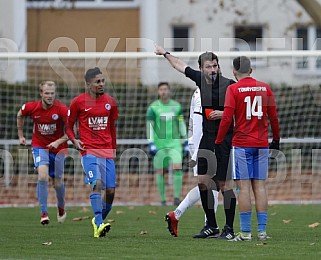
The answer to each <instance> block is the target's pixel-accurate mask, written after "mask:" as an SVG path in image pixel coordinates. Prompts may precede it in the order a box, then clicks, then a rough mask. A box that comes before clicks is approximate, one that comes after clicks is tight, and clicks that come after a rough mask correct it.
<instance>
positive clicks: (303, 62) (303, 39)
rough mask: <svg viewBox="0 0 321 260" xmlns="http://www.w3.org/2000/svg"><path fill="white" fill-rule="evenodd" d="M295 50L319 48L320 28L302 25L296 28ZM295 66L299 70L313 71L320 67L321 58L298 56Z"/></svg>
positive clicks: (320, 48) (320, 39)
mask: <svg viewBox="0 0 321 260" xmlns="http://www.w3.org/2000/svg"><path fill="white" fill-rule="evenodd" d="M296 37H297V50H305V51H306V50H321V28H319V27H315V26H308V27H306V26H302V27H297V29H296ZM296 67H297V69H299V70H309V71H313V70H316V69H320V68H321V58H319V57H317V58H315V57H310V58H308V57H302V58H298V59H297V62H296Z"/></svg>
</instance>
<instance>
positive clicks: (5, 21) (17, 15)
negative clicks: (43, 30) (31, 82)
mask: <svg viewBox="0 0 321 260" xmlns="http://www.w3.org/2000/svg"><path fill="white" fill-rule="evenodd" d="M0 17H1V22H0V52H10V51H14V52H17V51H19V52H25V51H26V42H27V39H26V22H27V21H26V19H27V18H26V2H25V0H10V1H8V0H0ZM0 80H5V81H8V82H10V83H14V82H20V81H25V80H26V62H25V61H16V60H15V61H8V60H0Z"/></svg>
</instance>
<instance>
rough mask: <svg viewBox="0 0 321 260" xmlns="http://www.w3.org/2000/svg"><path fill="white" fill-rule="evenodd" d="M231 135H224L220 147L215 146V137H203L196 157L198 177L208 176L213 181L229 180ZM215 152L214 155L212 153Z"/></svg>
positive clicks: (230, 176) (230, 177) (230, 175)
mask: <svg viewBox="0 0 321 260" xmlns="http://www.w3.org/2000/svg"><path fill="white" fill-rule="evenodd" d="M232 136H233V133H231V132H229V133H227V134H226V136H225V138H224V141H223V143H222V144H221V145H219V146H215V143H214V142H215V139H216V136H203V137H202V139H201V142H200V146H199V151H198V155H197V172H198V175H205V174H208V175H210V176H212V178H213V179H214V180H220V181H221V180H222V181H224V180H231V179H232V174H231V167H230V163H229V161H230V151H231V145H232ZM214 151H215V153H214Z"/></svg>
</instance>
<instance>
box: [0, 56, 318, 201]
mask: <svg viewBox="0 0 321 260" xmlns="http://www.w3.org/2000/svg"><path fill="white" fill-rule="evenodd" d="M199 54H200V53H184V52H183V53H174V55H175V56H178V57H180V58H181V59H183V60H184V61H186V62H187V63H188V64H189V65H190V66H191V67H193V68H195V69H197V68H198V64H197V58H198V55H199ZM217 55H218V57H219V58H220V67H221V70H222V73H223V75H225V76H227V77H230V78H233V76H232V65H231V64H232V59H233V58H234V57H235V56H238V55H247V56H250V57H251V58H252V62H253V70H254V71H253V76H254V77H256V78H257V79H259V80H262V81H266V82H268V83H270V85H271V87H272V89H273V91H274V93H275V97H276V101H277V106H278V113H279V119H280V126H281V136H282V139H281V152H280V153H279V154H278V156H277V157H276V158H273V157H272V158H271V160H270V170H269V178H268V181H267V185H268V193H269V200H270V201H273V202H278V203H281V202H284V203H294V202H296V203H300V202H304V203H312V202H320V201H321V190H320V189H319V187H320V180H321V178H320V176H321V152H320V151H321V150H320V148H321V142H320V140H321V124H320V122H321V89H320V76H321V63H320V59H319V56H320V53H319V52H317V51H315V52H304V51H296V52H281V51H279V52H255V53H253V52H247V53H243V52H217ZM95 66H98V67H100V68H101V70H102V71H103V73H104V75H105V77H106V80H107V83H106V91H107V92H108V93H109V94H111V95H113V96H114V97H115V99H116V101H117V103H118V107H119V120H118V121H117V139H118V140H117V143H118V150H117V157H116V167H117V189H116V198H115V203H117V204H159V203H160V198H159V195H158V191H157V189H156V185H155V176H154V174H153V168H152V158H150V156H149V155H148V151H147V147H148V142H147V140H146V129H145V125H146V110H147V107H148V105H149V104H150V103H151V102H152V101H154V100H156V99H157V83H158V82H159V81H168V82H169V83H170V84H171V95H172V98H173V99H175V100H177V101H178V102H180V103H181V104H182V107H183V113H184V115H185V120H186V123H188V115H189V111H188V110H189V104H190V99H191V96H192V93H193V91H194V89H195V85H194V84H193V82H191V81H190V80H188V79H187V78H186V77H185V76H184V75H183V74H180V73H178V72H177V71H175V70H174V69H173V68H172V67H171V66H170V65H169V63H168V62H167V61H166V60H165V59H164V58H163V57H162V56H156V55H155V54H153V53H0V91H1V95H0V96H1V110H0V128H1V129H0V206H1V205H24V206H26V205H37V198H36V183H37V174H36V173H35V171H34V168H33V159H32V155H31V150H30V140H31V134H32V122H31V120H30V119H27V120H26V122H25V127H24V129H25V130H24V133H25V136H26V138H27V140H28V144H29V146H27V147H22V146H20V145H19V142H18V139H17V127H16V114H17V112H18V110H19V108H20V107H21V105H22V104H24V103H25V102H27V101H34V100H39V91H38V85H39V83H40V82H41V81H43V80H53V81H55V82H56V85H57V86H58V88H57V94H58V96H57V98H58V99H60V100H61V101H63V102H65V103H66V104H67V105H69V104H70V101H71V100H72V99H73V98H74V97H75V96H77V95H79V94H80V93H83V92H84V91H86V87H85V84H84V80H83V75H84V73H85V71H86V70H87V69H88V68H92V67H95ZM69 147H70V151H69V155H68V158H67V159H66V165H65V175H64V180H65V184H66V203H67V205H68V204H69V205H81V204H88V203H89V200H88V194H89V188H87V187H86V186H85V184H84V182H83V179H84V174H83V170H82V167H81V165H80V156H79V153H78V151H76V150H74V149H73V146H72V145H69ZM184 160H185V161H184V162H185V163H184V164H183V171H184V178H183V181H184V184H183V191H182V198H183V196H185V194H186V193H187V192H188V191H189V189H191V188H192V187H194V186H195V185H196V184H197V178H196V177H194V176H193V173H192V171H191V169H189V168H188V167H187V166H186V162H187V160H188V158H185V159H184ZM170 173H171V170H169V174H168V178H167V180H166V182H167V185H166V194H167V198H168V201H169V202H172V201H173V187H172V180H171V178H172V176H171V174H170ZM50 189H51V190H50V191H52V192H50V195H49V203H51V204H54V203H55V195H54V192H53V190H52V188H50Z"/></svg>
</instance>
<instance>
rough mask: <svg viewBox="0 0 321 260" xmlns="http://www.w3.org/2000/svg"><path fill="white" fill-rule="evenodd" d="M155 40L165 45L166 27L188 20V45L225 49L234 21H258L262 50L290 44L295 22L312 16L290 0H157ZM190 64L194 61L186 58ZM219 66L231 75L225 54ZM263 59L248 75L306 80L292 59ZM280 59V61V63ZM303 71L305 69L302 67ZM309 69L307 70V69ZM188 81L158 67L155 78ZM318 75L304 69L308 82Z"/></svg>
mask: <svg viewBox="0 0 321 260" xmlns="http://www.w3.org/2000/svg"><path fill="white" fill-rule="evenodd" d="M159 17H161V18H160V19H159V27H158V30H159V34H160V38H159V43H160V44H161V45H165V47H166V48H167V49H171V47H173V46H172V44H173V40H172V39H170V38H171V37H173V35H172V27H173V26H174V25H175V26H177V25H187V26H190V28H191V30H190V37H192V38H193V39H192V40H191V41H190V43H191V44H190V46H189V47H190V48H189V51H214V52H217V51H230V50H231V49H233V48H234V47H235V44H234V42H235V40H234V37H235V35H234V27H235V26H238V25H261V26H262V27H263V35H262V36H263V39H262V50H266V51H268V50H292V49H293V50H295V49H296V39H295V37H296V27H297V25H306V26H307V25H313V21H312V19H311V18H310V17H309V16H308V14H307V13H306V12H305V10H304V9H303V8H302V7H301V6H300V5H299V4H298V3H297V2H296V1H283V0H275V1H257V0H244V1H236V0H220V1H218V0H206V1H204V0H203V1H201V0H193V1H191V0H161V1H160V2H159ZM188 62H189V64H191V65H192V66H193V67H195V68H198V65H197V63H196V62H195V61H194V60H192V61H188ZM220 63H221V67H222V71H223V72H224V74H225V75H227V76H229V77H232V67H231V59H227V60H225V59H221V62H220ZM277 63H278V62H277V60H276V59H264V60H263V62H262V63H261V65H260V64H258V66H257V67H255V70H254V74H253V75H254V76H257V77H259V78H260V79H262V80H266V81H269V82H275V83H280V82H288V83H290V84H303V83H306V78H305V77H302V73H298V72H297V70H296V68H295V65H293V64H294V63H295V61H294V59H292V58H290V59H284V60H282V61H280V62H279V64H277ZM284 64H286V66H284ZM303 74H305V73H303ZM312 74H313V73H312ZM164 77H167V78H168V80H170V81H179V82H181V83H183V84H190V83H189V82H188V80H187V79H185V78H184V77H180V76H178V75H177V73H175V72H170V73H166V74H165V73H164V74H163V75H160V78H164ZM319 77H320V75H312V77H311V75H309V80H310V81H311V82H315V83H317V82H319Z"/></svg>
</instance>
